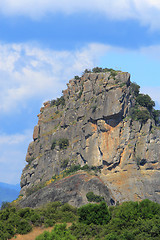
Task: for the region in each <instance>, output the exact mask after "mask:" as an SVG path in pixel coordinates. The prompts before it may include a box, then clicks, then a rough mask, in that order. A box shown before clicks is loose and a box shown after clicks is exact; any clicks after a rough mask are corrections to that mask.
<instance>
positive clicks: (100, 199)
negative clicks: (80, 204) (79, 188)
mask: <svg viewBox="0 0 160 240" xmlns="http://www.w3.org/2000/svg"><path fill="white" fill-rule="evenodd" d="M86 197H87V200H88V201H89V202H103V201H104V197H101V196H99V195H95V194H94V193H93V192H88V193H87V194H86Z"/></svg>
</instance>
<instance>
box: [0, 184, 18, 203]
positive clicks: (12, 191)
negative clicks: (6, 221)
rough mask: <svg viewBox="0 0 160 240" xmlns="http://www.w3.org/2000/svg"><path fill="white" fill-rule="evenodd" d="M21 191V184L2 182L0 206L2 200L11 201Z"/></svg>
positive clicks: (0, 185) (0, 186)
mask: <svg viewBox="0 0 160 240" xmlns="http://www.w3.org/2000/svg"><path fill="white" fill-rule="evenodd" d="M19 192H20V185H19V184H16V185H13V184H7V183H2V182H0V206H1V204H2V202H11V201H13V200H15V199H16V198H17V197H18V195H19Z"/></svg>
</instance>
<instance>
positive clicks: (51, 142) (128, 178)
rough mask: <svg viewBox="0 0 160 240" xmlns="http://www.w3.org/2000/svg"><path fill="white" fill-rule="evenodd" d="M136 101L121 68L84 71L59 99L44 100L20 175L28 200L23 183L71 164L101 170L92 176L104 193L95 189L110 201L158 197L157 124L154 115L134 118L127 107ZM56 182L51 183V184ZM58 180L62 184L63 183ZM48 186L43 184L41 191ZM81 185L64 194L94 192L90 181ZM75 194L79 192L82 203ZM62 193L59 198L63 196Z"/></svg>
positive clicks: (159, 158)
mask: <svg viewBox="0 0 160 240" xmlns="http://www.w3.org/2000/svg"><path fill="white" fill-rule="evenodd" d="M134 104H135V97H134V95H133V93H132V91H131V83H130V75H129V73H125V72H120V71H117V72H116V74H114V75H113V74H112V72H106V73H85V74H83V76H82V77H80V78H78V77H76V78H74V79H72V80H70V81H69V83H68V84H67V89H66V90H65V91H63V96H62V97H61V98H60V99H59V100H55V101H48V102H46V103H45V104H44V107H42V108H41V110H40V114H39V115H38V117H39V120H38V125H37V126H35V128H34V133H33V142H31V143H30V145H29V147H28V152H27V156H26V161H27V162H28V164H27V166H26V167H25V168H24V169H23V173H22V177H21V194H23V195H24V199H23V201H26V206H27V198H26V200H25V194H26V191H27V189H29V188H31V187H33V186H35V185H38V184H40V183H45V182H46V181H48V180H50V179H51V178H52V177H53V176H54V175H57V176H58V175H59V174H61V172H63V171H64V170H65V168H69V167H70V166H71V165H72V164H75V165H78V164H80V165H81V166H84V165H86V164H87V165H88V166H90V167H91V166H95V167H97V168H99V169H100V170H101V171H100V172H98V173H97V176H96V177H98V178H99V179H100V181H101V183H103V185H104V186H105V187H106V189H107V191H108V193H107V194H106V192H105V190H104V194H103V191H100V192H98V190H96V191H97V192H95V193H97V194H101V195H104V197H105V198H106V201H108V204H109V203H110V199H112V200H113V202H117V201H119V202H122V201H127V200H133V201H135V200H141V199H144V198H148V199H150V200H153V201H157V202H160V130H159V128H157V127H156V126H155V123H154V120H153V119H148V121H146V122H145V123H141V122H139V121H133V120H132V119H131V118H130V115H129V113H130V109H131V108H134ZM62 140H63V141H64V140H66V142H64V146H61V145H60V141H62ZM67 141H68V142H67ZM64 163H66V164H64ZM77 174H79V172H78V173H77ZM64 180H65V178H64ZM63 182H64V183H65V181H63ZM66 182H67V180H66ZM55 184H56V182H55V183H52V185H49V186H50V188H51V186H52V188H53V189H54V188H55ZM73 184H74V183H73ZM60 186H61V188H62V189H63V184H62V183H61V185H60ZM57 188H58V187H57ZM47 189H49V188H47V187H45V188H44V189H43V191H45V193H44V192H43V194H44V195H45V194H46V195H45V196H47ZM65 189H67V187H66V185H64V192H65V191H68V190H65ZM80 189H81V190H80V192H82V193H83V194H80V195H78V194H77V195H76V194H75V200H73V198H68V199H69V200H67V202H70V203H71V204H72V205H76V206H79V205H82V204H85V203H86V201H87V200H86V196H85V194H86V192H87V191H89V189H91V190H93V192H94V187H93V188H92V187H90V188H88V189H87V190H84V189H85V184H83V183H81V188H80ZM40 191H42V189H41V190H40ZM75 191H76V190H75ZM77 191H78V190H77ZM67 194H68V192H67ZM62 195H63V194H62ZM62 195H61V196H62ZM71 195H72V194H71ZM76 196H77V199H78V196H81V200H80V203H77V202H78V200H76ZM63 198H64V196H62V197H61V199H59V200H61V201H62V202H64V201H63V200H64V199H63ZM55 199H56V198H55V197H54V198H53V199H52V198H51V199H50V200H55ZM28 201H29V200H28ZM40 203H41V201H40V200H39V202H38V203H36V204H37V205H40Z"/></svg>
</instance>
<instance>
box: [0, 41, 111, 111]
mask: <svg viewBox="0 0 160 240" xmlns="http://www.w3.org/2000/svg"><path fill="white" fill-rule="evenodd" d="M108 49H109V47H108V46H105V45H102V44H90V45H88V46H86V47H85V48H82V49H80V50H77V51H71V52H69V51H59V52H58V51H53V50H49V49H43V50H42V49H40V48H38V47H34V46H31V45H29V44H10V45H9V44H8V45H5V44H0V84H1V94H0V110H1V112H10V111H15V109H20V108H21V107H23V106H25V105H26V103H27V101H28V100H32V99H35V98H36V99H37V100H38V99H43V100H44V99H49V98H53V97H54V96H57V95H58V94H60V90H62V89H64V88H66V87H65V83H66V82H68V79H69V78H71V77H73V76H74V74H75V75H77V74H81V72H82V71H83V70H84V69H85V68H88V67H92V66H94V65H95V64H96V62H97V60H98V58H99V57H100V56H101V55H102V54H104V52H106V51H107V50H108ZM17 107H18V108H17Z"/></svg>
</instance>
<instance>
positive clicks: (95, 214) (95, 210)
mask: <svg viewBox="0 0 160 240" xmlns="http://www.w3.org/2000/svg"><path fill="white" fill-rule="evenodd" d="M78 215H79V221H80V222H83V223H85V224H91V223H93V224H97V225H103V224H107V223H108V222H109V220H110V213H109V210H108V207H107V205H106V203H105V202H101V203H100V204H91V203H89V204H87V205H85V206H82V207H80V208H79V209H78Z"/></svg>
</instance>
